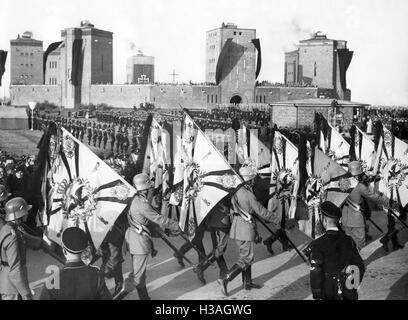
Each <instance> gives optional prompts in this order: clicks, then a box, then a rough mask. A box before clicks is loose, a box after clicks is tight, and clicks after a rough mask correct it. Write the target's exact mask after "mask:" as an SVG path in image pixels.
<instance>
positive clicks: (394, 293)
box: [385, 273, 408, 300]
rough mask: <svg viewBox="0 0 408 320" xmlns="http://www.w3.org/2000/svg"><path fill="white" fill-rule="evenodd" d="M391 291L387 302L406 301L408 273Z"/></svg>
mask: <svg viewBox="0 0 408 320" xmlns="http://www.w3.org/2000/svg"><path fill="white" fill-rule="evenodd" d="M390 290H391V292H390V293H389V295H388V296H387V298H385V300H406V299H407V296H408V273H406V274H405V275H404V276H402V277H401V278H400V279H399V280H398V281H397V282H395V283H394V284H393V286H392V287H391V288H390Z"/></svg>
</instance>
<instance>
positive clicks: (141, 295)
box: [136, 285, 151, 300]
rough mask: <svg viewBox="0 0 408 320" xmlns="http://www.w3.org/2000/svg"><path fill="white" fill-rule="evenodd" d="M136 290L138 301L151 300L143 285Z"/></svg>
mask: <svg viewBox="0 0 408 320" xmlns="http://www.w3.org/2000/svg"><path fill="white" fill-rule="evenodd" d="M136 290H137V293H138V294H139V300H151V299H150V297H149V293H148V292H147V288H146V286H145V285H139V286H137V287H136Z"/></svg>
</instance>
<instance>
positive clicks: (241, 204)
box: [230, 185, 279, 241]
mask: <svg viewBox="0 0 408 320" xmlns="http://www.w3.org/2000/svg"><path fill="white" fill-rule="evenodd" d="M231 203H232V207H233V210H234V212H235V214H234V218H233V220H232V225H231V231H230V238H231V239H236V240H241V241H254V240H255V232H256V231H255V230H256V224H255V221H254V219H255V218H253V217H252V219H251V220H252V223H250V222H248V221H246V220H245V219H243V218H242V217H241V216H240V215H239V214H237V213H240V212H242V211H245V212H246V213H248V214H250V215H251V216H252V214H253V213H256V214H258V215H259V216H260V217H261V218H263V219H265V220H267V221H270V222H273V223H275V224H276V225H278V224H279V219H278V217H277V216H276V215H275V214H274V213H273V212H271V211H268V210H267V209H265V207H264V206H262V204H261V203H259V202H258V201H257V200H256V198H255V195H254V194H253V192H252V190H251V188H250V187H249V186H248V185H245V186H242V187H241V188H239V189H238V190H237V192H236V193H235V194H234V195H233V196H232V200H231Z"/></svg>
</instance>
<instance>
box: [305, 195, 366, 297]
mask: <svg viewBox="0 0 408 320" xmlns="http://www.w3.org/2000/svg"><path fill="white" fill-rule="evenodd" d="M321 213H322V215H323V226H324V229H325V230H326V232H325V233H324V234H323V235H322V236H321V237H319V238H318V239H316V240H313V241H312V243H311V254H310V264H311V265H310V286H311V289H312V294H313V298H314V299H319V300H357V299H358V293H357V290H356V289H357V287H358V286H359V284H360V283H361V281H362V279H363V276H364V272H365V266H364V261H363V259H362V258H361V256H360V254H359V253H358V250H357V246H356V244H355V242H354V241H353V239H352V238H351V237H349V236H347V235H346V234H345V233H344V232H342V231H341V230H339V220H340V218H341V216H342V212H341V210H340V208H338V207H337V206H336V205H335V204H333V203H332V202H330V201H326V202H323V203H322V205H321ZM353 268H358V272H357V269H354V270H353ZM355 277H357V279H356V278H355ZM352 280H353V281H352Z"/></svg>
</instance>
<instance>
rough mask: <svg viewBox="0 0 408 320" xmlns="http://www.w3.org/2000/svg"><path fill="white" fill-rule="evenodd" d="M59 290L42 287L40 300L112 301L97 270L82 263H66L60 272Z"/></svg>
mask: <svg viewBox="0 0 408 320" xmlns="http://www.w3.org/2000/svg"><path fill="white" fill-rule="evenodd" d="M59 285H60V287H59V289H57V288H55V289H51V288H50V289H47V287H46V286H45V285H44V287H43V289H42V291H41V296H40V300H112V295H111V294H110V292H109V290H108V288H107V287H106V284H105V280H104V279H103V278H102V277H101V276H100V273H99V269H98V268H97V267H94V266H90V265H89V266H87V265H85V264H84V263H83V262H82V261H76V262H68V263H67V264H66V265H65V266H64V268H63V269H62V270H60V283H59Z"/></svg>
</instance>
